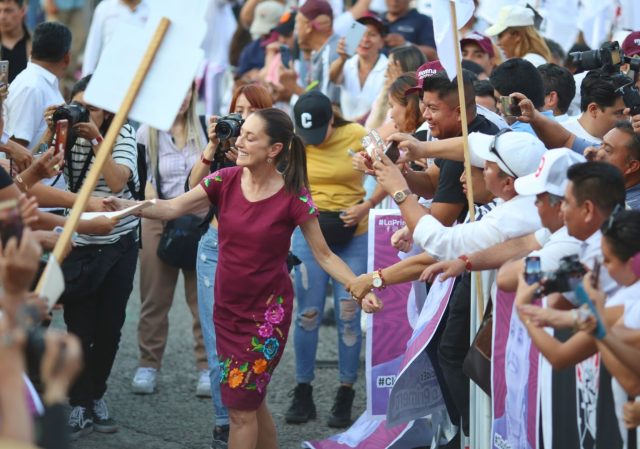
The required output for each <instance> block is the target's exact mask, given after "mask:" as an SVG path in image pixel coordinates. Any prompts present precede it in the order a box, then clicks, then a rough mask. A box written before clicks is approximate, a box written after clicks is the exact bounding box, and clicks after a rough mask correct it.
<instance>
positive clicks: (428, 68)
mask: <svg viewBox="0 0 640 449" xmlns="http://www.w3.org/2000/svg"><path fill="white" fill-rule="evenodd" d="M440 72H444V67H442V64H440V61H437V60H436V61H429V62H427V63H425V64H422V65H421V66H420V67H418V70H416V78H418V84H416V85H415V86H413V87H411V88H409V89H407V90H405V91H404V95H405V96H407V95H411V94H415V93H420V92H422V85H423V81H424V79H425V78H431V77H432V76H435V75H437V74H438V73H440Z"/></svg>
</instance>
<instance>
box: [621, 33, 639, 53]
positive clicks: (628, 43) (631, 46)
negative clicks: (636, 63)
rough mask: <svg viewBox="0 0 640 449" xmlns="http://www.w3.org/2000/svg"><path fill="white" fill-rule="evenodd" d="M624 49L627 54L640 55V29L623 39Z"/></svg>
mask: <svg viewBox="0 0 640 449" xmlns="http://www.w3.org/2000/svg"><path fill="white" fill-rule="evenodd" d="M621 47H622V51H623V52H624V54H625V55H626V56H631V57H633V56H636V55H640V31H634V32H633V33H631V34H630V35H628V36H627V37H626V39H625V40H624V41H622V45H621Z"/></svg>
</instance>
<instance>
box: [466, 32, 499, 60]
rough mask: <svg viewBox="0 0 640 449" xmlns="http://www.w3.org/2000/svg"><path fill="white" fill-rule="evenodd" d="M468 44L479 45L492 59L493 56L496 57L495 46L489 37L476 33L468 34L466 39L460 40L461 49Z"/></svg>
mask: <svg viewBox="0 0 640 449" xmlns="http://www.w3.org/2000/svg"><path fill="white" fill-rule="evenodd" d="M466 42H473V43H474V44H477V45H479V46H480V48H481V49H482V50H483V51H484V52H485V53H486V54H488V55H489V57H490V58H493V56H494V52H493V44H492V43H491V39H489V38H488V37H487V36H485V35H483V34H480V33H476V32H473V33H471V34H468V35H466V36H465V37H463V38H462V39H460V48H462V46H463V45H464V44H465V43H466Z"/></svg>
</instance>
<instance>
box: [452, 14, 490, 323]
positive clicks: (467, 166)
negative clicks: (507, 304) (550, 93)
mask: <svg viewBox="0 0 640 449" xmlns="http://www.w3.org/2000/svg"><path fill="white" fill-rule="evenodd" d="M449 8H450V10H451V26H452V29H453V50H454V51H453V53H454V54H455V55H456V75H457V76H456V79H457V80H458V99H459V101H460V119H461V124H462V142H463V146H464V172H465V178H466V182H467V205H468V207H469V219H470V220H471V221H475V220H476V213H475V208H474V202H473V183H472V182H471V157H470V155H469V126H468V123H467V105H466V102H465V97H464V80H463V78H462V61H461V59H460V50H459V47H460V38H459V37H458V20H457V17H456V5H455V3H454V2H453V1H450V2H449ZM473 276H474V277H475V281H476V290H477V296H478V314H479V316H480V321H482V318H483V316H484V295H483V292H482V279H481V277H480V273H475V274H474V275H473Z"/></svg>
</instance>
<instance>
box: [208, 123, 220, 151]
mask: <svg viewBox="0 0 640 449" xmlns="http://www.w3.org/2000/svg"><path fill="white" fill-rule="evenodd" d="M218 120H220V117H218V116H217V115H212V116H211V117H209V125H208V126H207V137H208V138H209V142H210V143H211V145H212V146H213V150H214V151H215V149H216V148H217V147H218V144H219V143H220V139H218V136H217V135H216V125H217V124H218Z"/></svg>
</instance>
